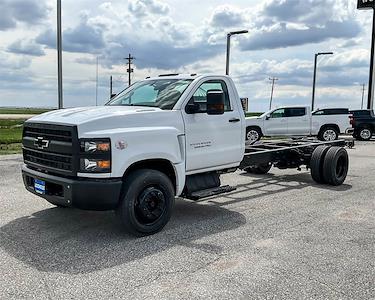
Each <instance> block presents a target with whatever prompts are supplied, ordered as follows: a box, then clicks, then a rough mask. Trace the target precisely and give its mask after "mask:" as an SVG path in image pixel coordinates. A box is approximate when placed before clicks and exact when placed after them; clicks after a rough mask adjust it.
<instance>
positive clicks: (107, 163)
mask: <svg viewBox="0 0 375 300" xmlns="http://www.w3.org/2000/svg"><path fill="white" fill-rule="evenodd" d="M80 148H81V151H80V152H81V154H80V171H81V172H84V173H110V172H111V164H112V163H111V140H110V139H81V140H80Z"/></svg>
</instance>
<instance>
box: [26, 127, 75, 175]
mask: <svg viewBox="0 0 375 300" xmlns="http://www.w3.org/2000/svg"><path fill="white" fill-rule="evenodd" d="M22 143H23V158H24V162H25V164H26V165H28V166H30V167H33V168H35V169H38V170H40V171H42V172H49V173H56V174H62V175H66V176H75V175H76V174H77V169H78V164H79V161H78V160H79V145H78V134H77V128H76V127H75V126H69V125H54V124H42V123H31V122H26V123H25V125H24V129H23V139H22Z"/></svg>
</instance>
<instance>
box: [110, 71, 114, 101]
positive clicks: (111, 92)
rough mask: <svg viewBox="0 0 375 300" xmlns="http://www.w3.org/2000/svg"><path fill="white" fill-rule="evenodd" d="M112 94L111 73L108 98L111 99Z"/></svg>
mask: <svg viewBox="0 0 375 300" xmlns="http://www.w3.org/2000/svg"><path fill="white" fill-rule="evenodd" d="M112 95H113V80H112V75H111V76H110V77H109V99H112Z"/></svg>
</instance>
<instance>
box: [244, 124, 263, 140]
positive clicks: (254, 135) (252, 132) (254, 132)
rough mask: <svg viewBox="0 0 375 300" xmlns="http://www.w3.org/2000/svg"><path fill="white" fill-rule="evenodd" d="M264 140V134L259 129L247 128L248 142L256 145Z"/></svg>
mask: <svg viewBox="0 0 375 300" xmlns="http://www.w3.org/2000/svg"><path fill="white" fill-rule="evenodd" d="M261 138H262V132H261V130H260V129H259V128H257V127H247V128H246V141H249V142H251V143H255V142H258V141H260V139H261Z"/></svg>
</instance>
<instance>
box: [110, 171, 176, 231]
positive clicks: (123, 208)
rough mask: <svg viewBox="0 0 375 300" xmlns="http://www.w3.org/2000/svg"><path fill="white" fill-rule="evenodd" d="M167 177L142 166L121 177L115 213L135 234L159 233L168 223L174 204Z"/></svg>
mask: <svg viewBox="0 0 375 300" xmlns="http://www.w3.org/2000/svg"><path fill="white" fill-rule="evenodd" d="M174 198H175V193H174V188H173V185H172V182H171V180H170V179H169V178H168V177H167V176H166V175H165V174H163V173H161V172H159V171H156V170H149V169H142V170H137V171H134V172H132V173H131V174H130V175H129V176H127V178H125V181H124V186H123V190H122V193H121V199H120V205H119V207H118V208H117V210H116V214H117V216H118V218H119V219H120V222H121V223H122V225H123V227H124V228H125V230H126V231H128V232H129V233H131V234H133V235H135V236H146V235H151V234H155V233H157V232H159V231H160V230H162V229H163V228H164V226H165V225H166V224H167V223H168V221H169V219H170V217H171V214H172V210H173V206H174Z"/></svg>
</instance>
